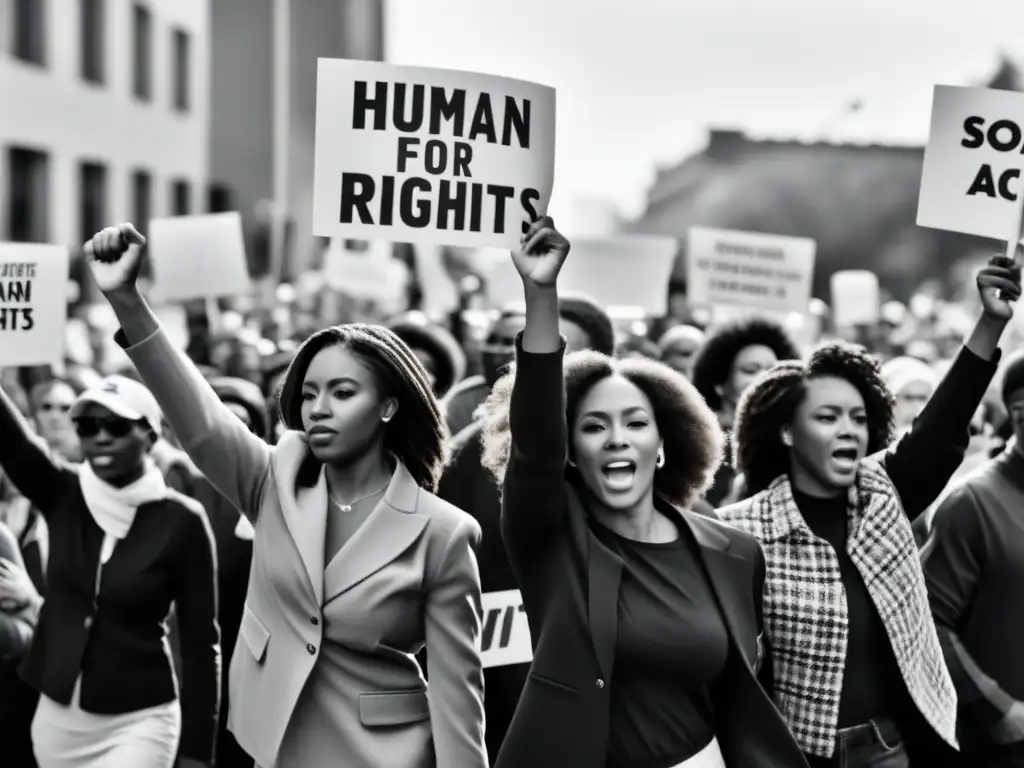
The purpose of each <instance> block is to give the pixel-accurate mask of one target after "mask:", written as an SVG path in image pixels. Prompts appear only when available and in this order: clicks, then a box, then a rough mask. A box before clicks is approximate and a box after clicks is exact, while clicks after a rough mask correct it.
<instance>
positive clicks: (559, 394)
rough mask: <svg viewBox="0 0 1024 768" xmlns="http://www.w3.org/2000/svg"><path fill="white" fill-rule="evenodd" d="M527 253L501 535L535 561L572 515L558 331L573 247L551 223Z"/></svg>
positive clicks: (522, 260)
mask: <svg viewBox="0 0 1024 768" xmlns="http://www.w3.org/2000/svg"><path fill="white" fill-rule="evenodd" d="M523 243H524V247H523V252H522V253H514V254H513V255H512V258H513V260H514V262H515V265H516V269H517V270H518V271H519V274H520V276H521V277H522V280H523V292H524V294H525V298H526V329H525V330H524V331H523V332H522V333H521V334H519V336H517V337H516V369H515V381H514V384H513V387H512V399H511V403H510V411H509V431H510V432H511V443H512V444H511V446H510V448H509V460H508V467H507V468H506V469H505V478H504V482H503V484H502V501H501V535H502V538H503V539H504V541H505V547H506V548H507V549H508V550H509V552H510V554H511V553H515V554H516V555H517V556H518V557H513V560H515V559H519V558H522V557H528V556H530V555H531V554H534V553H536V552H538V551H540V549H541V548H543V547H544V546H545V544H547V543H548V542H550V541H551V539H552V537H551V534H552V533H553V532H554V530H555V529H556V528H557V527H558V526H559V525H560V523H561V520H562V517H563V516H564V514H565V504H566V502H565V492H564V488H563V483H564V482H565V480H564V473H565V462H566V457H567V453H568V434H567V432H568V430H567V427H566V423H565V384H564V382H563V379H562V358H563V355H564V352H565V340H564V339H563V338H562V337H561V336H560V335H559V332H558V319H559V318H558V288H557V282H556V281H557V279H558V272H559V270H561V268H562V264H563V263H564V262H565V258H566V256H567V255H568V253H569V243H568V241H567V240H566V239H565V238H564V237H562V236H561V235H560V234H559V233H558V232H557V230H555V228H554V223H553V222H552V221H551V219H550V218H546V217H545V218H542V219H539V220H538V221H537V222H535V223H534V224H533V226H532V227H531V228H530V230H529V232H527V234H526V236H525V237H524V238H523Z"/></svg>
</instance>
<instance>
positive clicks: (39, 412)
mask: <svg viewBox="0 0 1024 768" xmlns="http://www.w3.org/2000/svg"><path fill="white" fill-rule="evenodd" d="M76 399H77V395H75V391H74V390H73V389H72V388H71V387H70V386H69V385H68V384H65V383H64V382H62V381H57V382H53V383H52V384H49V385H46V386H43V387H41V388H40V389H39V390H38V393H37V394H36V398H35V400H36V401H35V403H34V404H33V405H34V408H35V414H36V426H37V427H38V429H39V435H40V436H41V437H42V438H43V439H44V440H45V441H46V444H47V445H49V446H50V448H52V449H53V450H55V451H56V452H57V453H59V454H60V455H61V456H63V457H64V458H66V459H68V460H69V461H78V460H79V459H80V458H81V446H80V444H79V440H78V435H77V434H75V427H74V424H72V423H71V416H70V413H69V412H70V411H71V406H72V405H74V403H75V400H76Z"/></svg>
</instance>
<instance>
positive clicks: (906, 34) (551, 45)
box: [385, 0, 1024, 217]
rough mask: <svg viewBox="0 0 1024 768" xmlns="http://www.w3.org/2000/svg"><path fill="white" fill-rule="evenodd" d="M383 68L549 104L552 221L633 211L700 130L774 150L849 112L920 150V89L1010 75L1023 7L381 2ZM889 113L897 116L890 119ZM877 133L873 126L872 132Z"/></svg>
mask: <svg viewBox="0 0 1024 768" xmlns="http://www.w3.org/2000/svg"><path fill="white" fill-rule="evenodd" d="M385 7H386V9H387V10H386V24H387V34H386V42H385V49H386V56H387V60H388V61H390V62H392V63H395V64H407V65H413V66H428V67H446V68H451V69H465V70H475V71H479V72H488V73H493V74H499V75H506V76H509V77H515V78H519V79H524V80H532V81H535V82H539V83H543V84H545V85H550V86H553V87H555V88H556V89H557V92H558V93H557V99H558V101H557V110H558V112H557V114H558V127H557V137H556V169H555V192H554V196H553V198H552V203H551V209H550V210H551V212H552V213H553V215H555V216H556V217H557V216H558V215H559V213H560V212H562V211H565V210H567V207H568V206H569V205H570V202H571V201H573V200H574V199H578V198H579V197H581V196H582V197H591V196H597V197H599V198H607V199H608V200H610V201H611V202H613V203H614V204H615V205H616V206H617V208H618V209H619V210H620V211H621V212H623V213H624V214H626V215H635V214H636V213H638V212H639V211H640V210H642V208H643V203H644V199H645V192H646V189H647V187H648V186H649V185H650V183H651V181H652V179H653V177H654V171H655V168H656V166H658V165H659V164H661V165H665V164H671V163H673V162H676V161H678V160H680V159H682V158H684V157H685V156H687V155H688V154H690V153H691V152H693V151H695V150H699V149H700V147H701V146H702V145H703V143H704V140H705V136H706V130H707V128H708V126H710V125H716V126H724V127H739V128H744V129H749V130H753V131H757V132H758V133H762V134H769V135H777V136H792V135H798V134H799V135H807V134H808V133H810V134H812V135H813V134H814V133H815V132H816V131H819V130H821V131H824V130H827V129H828V128H829V127H831V126H834V125H836V123H837V119H838V116H839V115H841V114H842V112H843V111H844V106H845V105H847V104H849V103H850V102H851V101H852V100H854V99H863V100H864V102H865V103H866V104H867V106H868V108H869V109H870V107H871V104H872V103H875V104H876V105H877V107H876V110H875V113H873V119H874V120H875V121H876V122H879V124H880V125H881V124H882V123H884V122H885V121H887V120H889V119H890V116H891V119H892V120H893V121H902V122H903V123H904V129H905V130H909V131H910V132H920V131H923V135H924V136H927V130H928V110H929V105H930V103H931V89H932V86H933V85H934V84H935V83H937V82H939V83H949V84H960V83H959V82H957V81H958V80H959V79H961V78H962V77H963V74H961V73H967V72H971V71H976V70H978V69H979V61H981V62H982V64H981V68H982V69H984V63H986V62H987V60H988V57H989V56H991V55H993V54H994V53H995V52H996V51H998V50H1004V51H1006V52H1008V53H1010V54H1011V55H1014V56H1015V58H1017V60H1018V61H1021V62H1024V42H1021V41H1022V39H1024V0H969V1H968V0H848V1H847V2H839V1H838V0H803V1H802V2H800V1H797V0H787V1H786V2H781V1H780V0H386V1H385ZM897 113H901V114H897ZM886 129H887V127H886V126H884V125H881V130H886Z"/></svg>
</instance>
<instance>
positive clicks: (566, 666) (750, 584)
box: [496, 334, 807, 768]
mask: <svg viewBox="0 0 1024 768" xmlns="http://www.w3.org/2000/svg"><path fill="white" fill-rule="evenodd" d="M521 344H522V335H521V334H520V337H519V338H518V339H517V342H516V357H517V367H516V381H515V387H514V390H513V393H512V412H511V417H510V418H511V428H512V436H513V437H512V447H511V458H510V461H509V465H508V469H507V471H506V475H505V481H504V487H503V498H502V519H501V526H502V534H503V538H504V540H505V546H506V548H507V550H508V554H509V558H510V560H511V563H512V566H513V569H514V571H515V572H516V577H517V581H518V583H519V585H520V589H521V591H522V594H523V602H524V605H525V607H526V613H527V616H528V618H529V621H530V627H531V631H532V640H533V646H534V649H533V663H532V665H531V667H530V672H529V677H528V679H527V682H526V687H525V689H524V690H523V695H522V699H521V700H520V702H519V707H518V709H517V710H516V714H515V717H514V718H513V720H512V725H511V727H510V728H509V731H508V735H507V736H506V738H505V743H504V744H503V745H502V748H501V753H500V755H499V757H498V761H497V764H496V768H520V766H530V768H561V767H562V766H566V765H572V766H574V767H575V768H599V767H603V766H604V765H605V762H606V757H607V747H608V719H609V707H610V696H609V694H610V691H611V688H612V686H613V685H614V684H615V678H614V669H613V662H614V659H615V646H616V632H617V629H618V602H619V601H618V595H619V584H620V581H621V576H622V561H621V560H620V559H619V558H618V557H617V556H616V555H615V554H613V553H612V552H611V551H610V550H609V549H607V548H606V547H605V546H604V545H603V544H601V542H600V541H599V540H598V539H597V538H596V537H594V536H593V535H592V534H591V533H590V530H589V526H588V524H587V520H586V515H587V513H586V511H585V510H584V508H583V505H582V504H581V502H580V499H579V496H578V495H577V493H576V492H575V489H574V488H573V486H572V485H571V484H570V483H569V482H567V481H566V479H565V459H566V453H567V446H568V439H567V428H566V423H565V404H564V389H563V381H562V355H563V350H564V341H563V349H562V350H559V351H558V352H555V353H552V354H548V355H536V354H525V353H524V352H523V351H522V346H521ZM659 509H660V510H661V511H662V512H664V513H665V514H667V515H670V516H672V517H675V518H676V520H677V522H678V523H679V524H681V525H686V526H687V527H688V528H689V530H690V531H691V532H692V533H693V536H694V538H695V539H696V541H697V543H698V545H699V549H700V552H701V554H702V559H703V562H704V565H705V567H706V569H707V572H708V575H709V577H710V581H711V584H712V586H713V588H714V591H715V594H716V596H717V598H718V603H719V607H720V609H721V611H722V616H723V618H724V620H725V623H726V626H727V628H728V630H729V637H730V640H731V643H730V644H731V652H730V655H729V661H728V663H727V666H726V670H725V673H724V677H723V680H721V681H720V683H719V685H718V691H719V695H718V696H717V702H716V712H715V720H716V724H715V732H716V735H717V737H718V741H719V744H720V746H721V749H722V753H723V756H724V758H725V761H726V764H727V765H728V766H729V768H806V766H807V762H806V760H805V759H804V756H803V754H802V753H801V752H800V748H799V747H798V746H797V743H796V741H795V740H794V739H793V737H792V736H791V735H790V733H789V730H788V728H787V727H786V724H785V722H784V721H783V719H782V716H781V715H780V714H779V712H778V710H776V709H775V706H774V704H772V702H771V699H770V698H769V696H768V694H766V693H765V691H764V689H763V688H762V687H761V685H760V683H759V682H758V680H757V677H756V673H757V670H758V668H760V667H761V665H762V664H763V663H764V660H763V659H762V658H761V653H760V647H761V644H760V642H759V635H760V632H761V618H760V616H761V590H762V584H763V580H764V568H765V566H764V558H763V556H762V555H761V550H760V547H759V546H758V544H757V542H756V541H755V540H754V538H753V537H751V536H749V535H747V534H744V533H742V532H740V531H736V530H733V529H730V528H728V527H726V526H724V525H723V524H720V523H718V522H717V521H714V520H711V519H708V518H707V517H704V516H702V515H699V514H695V513H692V512H689V511H683V512H680V511H678V510H676V509H675V508H674V507H673V506H672V505H670V504H668V503H667V502H663V503H660V505H659ZM769 668H770V667H769Z"/></svg>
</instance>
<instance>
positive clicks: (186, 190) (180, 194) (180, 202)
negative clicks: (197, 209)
mask: <svg viewBox="0 0 1024 768" xmlns="http://www.w3.org/2000/svg"><path fill="white" fill-rule="evenodd" d="M191 212H192V188H191V187H190V186H189V183H188V181H187V180H186V179H175V180H174V181H172V182H171V215H172V216H188V215H189V213H191Z"/></svg>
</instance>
